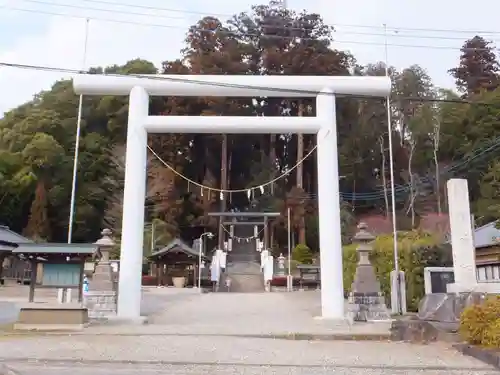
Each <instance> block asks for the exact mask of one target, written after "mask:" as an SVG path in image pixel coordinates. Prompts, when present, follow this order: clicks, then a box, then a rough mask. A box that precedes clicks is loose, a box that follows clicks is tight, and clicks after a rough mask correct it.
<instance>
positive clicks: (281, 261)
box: [277, 254, 286, 276]
mask: <svg viewBox="0 0 500 375" xmlns="http://www.w3.org/2000/svg"><path fill="white" fill-rule="evenodd" d="M285 260H286V259H285V257H284V256H283V254H280V256H279V257H278V272H277V276H285Z"/></svg>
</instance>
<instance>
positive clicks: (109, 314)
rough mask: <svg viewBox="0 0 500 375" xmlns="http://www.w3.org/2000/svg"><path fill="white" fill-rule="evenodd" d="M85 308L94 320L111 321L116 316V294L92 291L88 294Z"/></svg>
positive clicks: (86, 294)
mask: <svg viewBox="0 0 500 375" xmlns="http://www.w3.org/2000/svg"><path fill="white" fill-rule="evenodd" d="M83 300H84V306H85V307H86V308H87V309H88V311H89V318H90V319H92V320H100V319H105V320H107V319H109V318H113V317H115V316H116V310H117V306H116V292H114V291H92V292H86V293H85V295H84V297H83Z"/></svg>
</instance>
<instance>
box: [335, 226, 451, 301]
mask: <svg viewBox="0 0 500 375" xmlns="http://www.w3.org/2000/svg"><path fill="white" fill-rule="evenodd" d="M356 248H357V244H350V245H347V246H345V247H344V249H343V257H344V290H345V292H346V293H348V292H349V290H350V288H351V284H352V281H353V279H354V274H355V272H356V264H357V262H358V255H357V252H356ZM398 255H399V257H398V258H399V268H400V269H401V270H402V271H405V278H406V297H407V306H408V310H409V311H417V309H418V304H419V302H420V300H421V299H422V298H423V296H424V294H425V291H424V268H425V267H447V266H451V265H452V256H451V248H450V247H449V246H448V245H441V241H440V240H439V239H438V238H436V237H435V236H433V235H432V234H429V233H425V232H421V231H410V232H398ZM371 261H372V265H373V266H374V268H375V272H376V274H377V276H378V280H379V281H380V287H381V290H382V293H383V294H384V296H385V298H386V301H387V303H388V304H390V291H391V284H390V273H391V271H392V270H393V269H394V250H393V237H392V235H381V236H378V237H377V238H376V239H375V241H374V242H373V251H372V253H371Z"/></svg>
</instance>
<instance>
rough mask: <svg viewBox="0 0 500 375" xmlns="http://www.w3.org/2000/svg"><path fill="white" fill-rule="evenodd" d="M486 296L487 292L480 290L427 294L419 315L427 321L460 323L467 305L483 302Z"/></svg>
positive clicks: (419, 308) (421, 303)
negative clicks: (480, 291)
mask: <svg viewBox="0 0 500 375" xmlns="http://www.w3.org/2000/svg"><path fill="white" fill-rule="evenodd" d="M485 298H486V294H485V293H479V292H468V293H431V294H427V295H425V297H424V298H423V299H422V300H421V301H420V304H419V306H418V313H417V317H418V318H419V319H420V320H425V321H433V322H441V323H453V324H458V323H459V322H460V315H461V314H462V311H463V310H464V309H465V308H466V307H468V306H470V305H473V304H479V303H482V302H483V301H484V299H485Z"/></svg>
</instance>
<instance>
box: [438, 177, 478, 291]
mask: <svg viewBox="0 0 500 375" xmlns="http://www.w3.org/2000/svg"><path fill="white" fill-rule="evenodd" d="M446 187H447V190H448V206H449V213H450V215H449V216H450V230H451V248H452V253H453V273H454V276H455V283H454V284H448V286H447V291H448V292H451V293H466V292H472V291H474V290H475V289H476V286H477V277H476V251H475V248H474V234H473V224H472V222H471V213H470V204H469V187H468V185H467V180H465V179H461V178H452V179H451V180H448V182H447V184H446Z"/></svg>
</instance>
